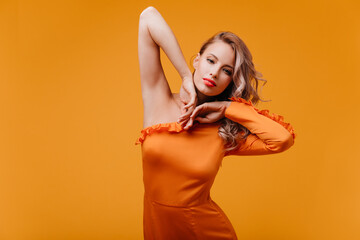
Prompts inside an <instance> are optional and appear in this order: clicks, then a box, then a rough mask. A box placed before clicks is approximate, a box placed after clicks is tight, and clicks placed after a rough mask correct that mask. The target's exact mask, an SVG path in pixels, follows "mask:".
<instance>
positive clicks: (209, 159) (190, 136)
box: [137, 99, 295, 240]
mask: <svg viewBox="0 0 360 240" xmlns="http://www.w3.org/2000/svg"><path fill="white" fill-rule="evenodd" d="M277 116H278V115H277ZM225 117H227V118H229V119H231V120H233V121H236V122H238V123H240V124H242V125H243V126H245V127H246V128H248V129H249V130H250V131H251V133H252V134H251V135H249V136H248V137H247V139H246V140H245V141H242V142H241V145H240V148H238V149H237V150H234V151H231V152H225V151H224V144H223V141H222V139H221V138H220V137H219V135H218V128H219V126H220V124H219V123H211V124H196V125H194V126H193V127H192V128H191V129H190V130H187V131H185V130H183V129H182V128H181V126H180V125H179V124H178V123H176V122H174V123H163V124H157V125H154V126H151V127H148V128H145V129H143V130H142V135H141V136H140V138H139V139H138V141H137V143H141V144H142V160H143V162H142V164H143V165H142V166H143V181H144V189H145V193H144V212H143V230H144V239H145V240H165V239H166V240H169V239H171V240H177V239H178V240H192V239H194V240H195V239H196V240H202V239H204V240H220V239H223V240H225V239H232V240H234V239H237V236H236V233H235V230H234V228H233V226H232V224H231V222H230V220H229V219H228V217H227V216H226V214H225V213H224V211H223V210H222V209H221V208H220V207H219V206H218V205H217V204H216V203H215V202H214V201H213V200H212V198H211V196H210V189H211V187H212V185H213V182H214V180H215V177H216V174H217V172H218V170H219V168H220V166H221V162H222V159H223V158H224V156H226V155H261V154H271V153H277V152H282V151H284V150H286V149H288V148H289V147H291V146H292V145H293V143H294V141H293V140H294V137H295V135H294V134H293V128H292V127H291V125H290V124H287V123H284V122H283V118H279V119H274V118H272V117H271V116H270V115H266V114H261V113H260V112H259V110H258V109H256V108H254V107H253V106H252V105H251V104H249V102H246V101H245V100H241V99H240V100H239V99H237V101H232V102H231V104H230V105H229V107H228V108H227V109H226V112H225ZM284 124H286V126H285V125H284Z"/></svg>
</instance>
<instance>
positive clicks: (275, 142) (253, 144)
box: [225, 98, 295, 155]
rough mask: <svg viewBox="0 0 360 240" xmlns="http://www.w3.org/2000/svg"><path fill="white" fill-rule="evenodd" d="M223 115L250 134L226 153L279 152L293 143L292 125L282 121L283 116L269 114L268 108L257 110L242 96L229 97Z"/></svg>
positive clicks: (256, 153) (258, 153)
mask: <svg viewBox="0 0 360 240" xmlns="http://www.w3.org/2000/svg"><path fill="white" fill-rule="evenodd" d="M231 100H232V102H231V103H230V105H229V106H228V107H227V109H226V111H225V117H226V118H228V119H230V120H232V121H234V122H237V123H240V124H241V125H243V126H244V127H246V128H247V129H248V130H249V131H250V132H251V134H250V135H249V136H247V138H246V140H244V141H240V143H239V145H240V146H239V148H238V149H236V150H233V151H230V152H228V153H227V154H226V155H263V154H272V153H279V152H283V151H285V150H287V149H288V148H290V147H291V146H292V145H293V144H294V139H295V134H294V130H293V127H292V126H291V125H290V124H289V123H285V122H284V121H283V117H282V116H280V115H276V114H272V115H271V114H269V111H268V110H262V111H260V110H258V109H257V108H255V107H253V105H252V104H251V102H249V101H246V100H245V99H242V98H231Z"/></svg>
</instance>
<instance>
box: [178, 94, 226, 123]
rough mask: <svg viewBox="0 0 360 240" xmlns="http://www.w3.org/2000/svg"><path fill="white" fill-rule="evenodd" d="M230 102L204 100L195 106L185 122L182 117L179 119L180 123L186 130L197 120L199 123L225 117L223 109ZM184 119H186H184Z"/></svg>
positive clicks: (211, 121)
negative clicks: (204, 101)
mask: <svg viewBox="0 0 360 240" xmlns="http://www.w3.org/2000/svg"><path fill="white" fill-rule="evenodd" d="M230 103H231V102H226V101H223V102H206V103H203V104H201V105H199V106H197V107H196V108H195V110H194V111H193V112H192V114H191V116H190V118H189V120H188V121H187V123H186V122H185V121H184V119H182V118H181V119H180V122H181V125H182V126H184V125H185V124H186V125H185V127H184V129H185V130H188V129H189V128H190V127H191V126H192V125H193V123H194V121H198V122H200V123H213V122H216V121H218V120H220V119H222V118H224V117H225V110H226V108H227V107H228V106H229V105H230ZM185 120H186V119H185Z"/></svg>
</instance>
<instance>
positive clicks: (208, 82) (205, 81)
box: [203, 78, 216, 87]
mask: <svg viewBox="0 0 360 240" xmlns="http://www.w3.org/2000/svg"><path fill="white" fill-rule="evenodd" d="M203 80H204V83H205V85H206V86H208V87H215V86H216V83H215V82H214V81H213V80H211V79H209V78H203Z"/></svg>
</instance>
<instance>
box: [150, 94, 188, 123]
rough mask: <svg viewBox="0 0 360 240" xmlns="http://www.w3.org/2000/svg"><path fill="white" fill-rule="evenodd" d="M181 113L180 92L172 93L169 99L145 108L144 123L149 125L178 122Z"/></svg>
mask: <svg viewBox="0 0 360 240" xmlns="http://www.w3.org/2000/svg"><path fill="white" fill-rule="evenodd" d="M180 115H181V101H180V95H179V93H172V94H171V95H170V96H169V98H168V99H167V101H164V102H162V103H161V104H158V105H157V106H156V107H154V108H151V110H150V109H145V111H144V125H143V127H144V128H146V127H149V126H153V125H157V124H163V123H170V122H177V120H178V118H179V117H180Z"/></svg>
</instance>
